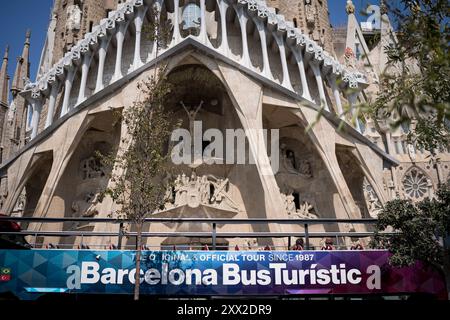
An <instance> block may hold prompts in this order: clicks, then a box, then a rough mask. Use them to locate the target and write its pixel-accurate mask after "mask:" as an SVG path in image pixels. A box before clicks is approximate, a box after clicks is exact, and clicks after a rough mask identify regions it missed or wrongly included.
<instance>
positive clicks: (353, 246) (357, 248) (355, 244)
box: [350, 242, 364, 250]
mask: <svg viewBox="0 0 450 320" xmlns="http://www.w3.org/2000/svg"><path fill="white" fill-rule="evenodd" d="M350 250H364V247H363V246H362V244H361V243H359V242H357V243H354V244H353V245H352V246H351V247H350Z"/></svg>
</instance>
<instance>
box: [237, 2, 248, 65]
mask: <svg viewBox="0 0 450 320" xmlns="http://www.w3.org/2000/svg"><path fill="white" fill-rule="evenodd" d="M235 9H236V13H237V16H238V19H239V25H240V28H241V38H242V58H241V64H242V65H243V66H245V67H247V68H250V67H251V61H250V54H249V52H248V40H247V21H248V18H247V16H246V14H245V12H244V9H243V8H242V7H236V8H235Z"/></svg>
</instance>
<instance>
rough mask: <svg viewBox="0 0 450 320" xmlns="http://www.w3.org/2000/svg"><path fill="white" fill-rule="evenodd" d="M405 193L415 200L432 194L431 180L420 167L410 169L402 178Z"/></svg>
mask: <svg viewBox="0 0 450 320" xmlns="http://www.w3.org/2000/svg"><path fill="white" fill-rule="evenodd" d="M402 185H403V190H404V194H405V196H406V197H408V198H410V199H413V200H420V199H423V198H425V197H427V196H429V195H430V191H431V189H432V184H431V181H430V180H429V179H428V178H427V176H426V175H425V173H423V172H422V171H421V170H420V169H418V168H412V169H411V170H409V171H408V172H407V173H406V174H405V176H404V177H403V179H402Z"/></svg>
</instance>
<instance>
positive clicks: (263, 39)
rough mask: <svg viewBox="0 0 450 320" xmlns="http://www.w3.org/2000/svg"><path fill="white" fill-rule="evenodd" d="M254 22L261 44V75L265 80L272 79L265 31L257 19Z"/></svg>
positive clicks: (262, 24) (262, 23)
mask: <svg viewBox="0 0 450 320" xmlns="http://www.w3.org/2000/svg"><path fill="white" fill-rule="evenodd" d="M254 22H255V24H256V28H257V29H258V34H259V40H260V42H261V52H262V58H263V70H262V74H263V75H264V76H265V77H266V78H267V79H271V80H272V79H273V76H272V70H270V63H269V53H268V52H267V39H266V29H265V27H264V22H262V21H261V20H260V19H259V18H255V19H254Z"/></svg>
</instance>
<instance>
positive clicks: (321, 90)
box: [309, 60, 330, 111]
mask: <svg viewBox="0 0 450 320" xmlns="http://www.w3.org/2000/svg"><path fill="white" fill-rule="evenodd" d="M319 63H320V62H318V61H317V60H311V61H310V63H309V64H310V66H311V69H312V71H313V73H314V77H315V78H316V83H317V88H318V89H319V98H320V105H321V106H322V103H323V105H324V108H325V110H327V111H330V108H329V107H328V103H327V98H326V96H325V90H324V88H323V79H322V73H321V71H320V65H319Z"/></svg>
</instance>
